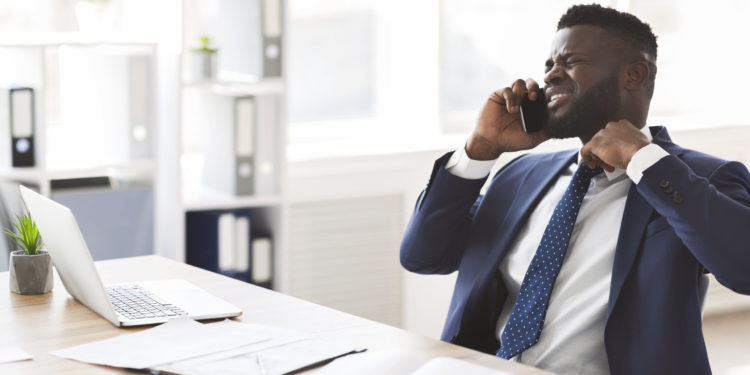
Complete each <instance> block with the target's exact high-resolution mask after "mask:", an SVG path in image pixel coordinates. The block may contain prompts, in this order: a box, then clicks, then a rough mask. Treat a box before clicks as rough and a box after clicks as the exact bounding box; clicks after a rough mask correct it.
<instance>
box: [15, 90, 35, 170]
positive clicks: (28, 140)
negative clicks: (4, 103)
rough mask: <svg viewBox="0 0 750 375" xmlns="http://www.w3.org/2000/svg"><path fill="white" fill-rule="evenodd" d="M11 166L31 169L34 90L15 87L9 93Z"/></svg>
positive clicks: (32, 160)
mask: <svg viewBox="0 0 750 375" xmlns="http://www.w3.org/2000/svg"><path fill="white" fill-rule="evenodd" d="M9 96H10V99H9V103H10V106H9V109H10V111H9V120H10V139H11V165H12V166H14V167H33V166H34V165H35V164H36V160H35V157H34V152H35V150H34V148H35V147H34V89H32V88H30V87H15V88H11V89H10V91H9Z"/></svg>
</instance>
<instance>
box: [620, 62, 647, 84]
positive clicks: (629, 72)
mask: <svg viewBox="0 0 750 375" xmlns="http://www.w3.org/2000/svg"><path fill="white" fill-rule="evenodd" d="M649 74H650V72H649V66H648V64H647V63H646V62H645V61H636V62H633V63H630V64H628V65H626V66H625V88H626V89H628V90H638V89H640V88H641V87H643V85H644V84H646V83H647V81H648V80H649V76H650V75H649Z"/></svg>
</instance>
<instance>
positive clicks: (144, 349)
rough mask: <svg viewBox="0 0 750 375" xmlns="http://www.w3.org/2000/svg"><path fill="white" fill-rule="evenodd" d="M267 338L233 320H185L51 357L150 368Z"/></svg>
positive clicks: (176, 320) (179, 319) (67, 350)
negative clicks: (207, 321) (210, 322)
mask: <svg viewBox="0 0 750 375" xmlns="http://www.w3.org/2000/svg"><path fill="white" fill-rule="evenodd" d="M268 339H269V337H268V336H267V335H264V334H262V333H257V332H255V331H253V330H252V328H251V327H248V326H247V325H245V324H242V323H237V322H233V321H231V320H225V321H222V322H218V323H213V324H201V323H198V322H196V321H194V320H192V319H190V318H184V317H183V318H175V319H172V320H170V321H168V322H166V323H164V324H162V325H159V326H156V327H154V328H151V329H147V330H145V331H141V332H137V333H129V334H124V335H120V336H117V337H114V338H111V339H106V340H101V341H95V342H91V343H88V344H83V345H78V346H74V347H70V348H67V349H62V350H58V351H55V352H52V354H54V355H57V356H60V357H63V358H69V359H74V360H77V361H81V362H87V363H95V364H101V365H108V366H114V367H127V368H134V369H147V368H152V367H155V366H157V365H161V364H165V363H170V362H174V361H178V360H182V359H187V358H192V357H196V356H200V355H206V354H211V353H216V352H221V351H226V350H231V349H234V348H237V347H241V346H245V345H249V344H252V343H257V342H261V341H264V340H268Z"/></svg>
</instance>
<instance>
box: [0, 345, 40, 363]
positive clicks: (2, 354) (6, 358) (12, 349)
mask: <svg viewBox="0 0 750 375" xmlns="http://www.w3.org/2000/svg"><path fill="white" fill-rule="evenodd" d="M32 358H34V356H33V355H31V354H29V353H27V352H26V351H25V350H23V349H21V348H19V347H17V346H0V363H8V362H18V361H25V360H27V359H32Z"/></svg>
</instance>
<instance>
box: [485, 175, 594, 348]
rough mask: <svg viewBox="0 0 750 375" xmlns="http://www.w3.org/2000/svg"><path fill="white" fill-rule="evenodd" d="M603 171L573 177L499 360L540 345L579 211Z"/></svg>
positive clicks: (511, 319)
mask: <svg viewBox="0 0 750 375" xmlns="http://www.w3.org/2000/svg"><path fill="white" fill-rule="evenodd" d="M601 171H602V169H601V168H596V169H591V168H589V167H587V166H586V165H585V164H581V165H580V166H579V167H578V170H577V171H576V173H575V174H573V179H572V180H571V181H570V184H569V185H568V189H567V190H565V194H563V197H562V199H560V202H558V203H557V206H556V207H555V211H554V212H553V213H552V218H551V219H550V221H549V224H547V228H546V229H545V230H544V235H542V242H541V243H540V244H539V248H537V250H536V254H534V258H533V259H532V260H531V264H530V265H529V268H528V269H527V270H526V275H525V276H524V277H523V282H521V287H520V289H519V290H518V296H517V297H516V303H515V305H513V311H511V313H510V317H509V318H508V323H506V324H505V330H504V331H503V334H502V336H501V338H500V339H501V341H502V345H501V346H500V350H498V351H497V356H498V357H502V358H505V359H509V358H512V357H514V356H516V355H517V354H518V353H521V352H522V351H524V350H526V349H528V348H530V347H531V346H533V345H534V344H536V343H537V342H538V341H539V335H540V334H541V332H542V325H543V324H544V317H545V315H546V314H547V306H548V304H549V297H550V294H551V293H552V287H553V285H554V284H555V279H557V274H558V273H559V272H560V267H561V266H562V262H563V258H565V252H566V251H567V249H568V242H569V241H570V233H571V232H572V231H573V225H575V223H576V218H577V217H578V209H579V208H580V207H581V202H582V201H583V197H584V196H585V195H586V191H588V189H589V183H590V182H591V178H592V177H594V176H595V175H597V174H599V173H600V172H601Z"/></svg>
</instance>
